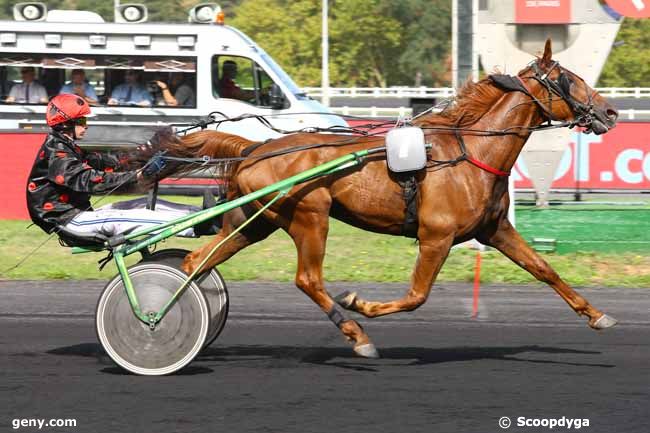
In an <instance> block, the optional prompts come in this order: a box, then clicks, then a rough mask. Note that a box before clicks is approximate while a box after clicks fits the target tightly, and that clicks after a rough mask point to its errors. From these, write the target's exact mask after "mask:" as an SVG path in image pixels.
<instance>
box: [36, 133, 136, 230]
mask: <svg viewBox="0 0 650 433" xmlns="http://www.w3.org/2000/svg"><path fill="white" fill-rule="evenodd" d="M120 165H121V164H120V160H119V159H118V158H117V157H115V156H113V155H108V154H101V153H87V152H85V151H83V150H82V149H81V148H80V147H79V146H77V145H76V144H75V143H74V141H73V140H71V139H69V138H67V137H66V136H64V135H62V134H59V133H57V132H51V133H50V134H49V135H48V136H47V138H46V139H45V142H44V143H43V145H42V146H41V149H40V150H39V152H38V155H36V160H35V161H34V165H33V166H32V171H31V173H30V174H29V179H28V180H27V208H28V209H29V215H30V216H31V218H32V221H33V222H34V223H35V224H36V225H38V226H39V227H40V228H42V229H43V230H45V231H46V232H47V233H51V232H52V231H53V230H54V229H55V227H56V226H57V225H65V224H66V223H68V222H69V221H70V220H71V219H72V218H74V217H75V215H77V214H78V213H80V212H84V211H90V210H92V207H91V205H90V196H91V194H101V193H105V192H108V191H111V190H113V189H115V188H118V187H126V186H132V185H133V184H135V183H136V174H135V172H133V171H131V172H122V173H114V172H113V170H114V169H118V168H119V167H120Z"/></svg>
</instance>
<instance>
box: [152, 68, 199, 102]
mask: <svg viewBox="0 0 650 433" xmlns="http://www.w3.org/2000/svg"><path fill="white" fill-rule="evenodd" d="M154 82H155V83H156V85H157V86H158V87H159V88H160V91H161V92H162V101H161V102H162V103H161V104H160V105H169V106H170V107H194V106H196V95H195V94H194V90H192V87H190V85H189V84H187V83H186V82H185V77H184V76H183V73H182V72H173V73H172V74H171V77H170V80H169V85H168V84H167V83H165V82H164V81H161V80H156V81H154Z"/></svg>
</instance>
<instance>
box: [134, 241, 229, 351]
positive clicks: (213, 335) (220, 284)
mask: <svg viewBox="0 0 650 433" xmlns="http://www.w3.org/2000/svg"><path fill="white" fill-rule="evenodd" d="M187 254H189V251H188V250H183V249H180V248H169V249H166V250H160V251H155V252H153V253H151V254H150V255H149V256H147V257H145V258H143V260H142V262H141V263H144V262H156V263H164V264H166V265H169V266H172V267H174V268H176V269H180V267H181V264H182V263H183V259H184V258H185V256H186V255H187ZM196 282H197V283H198V285H199V287H200V288H201V290H203V294H204V295H205V299H207V301H208V304H210V314H211V317H210V329H209V330H208V336H207V338H206V339H205V346H204V347H208V346H209V345H210V344H212V343H213V342H214V340H216V339H217V337H218V336H219V334H221V331H223V328H224V326H226V320H227V319H228V289H227V288H226V282H225V281H224V279H223V277H222V276H221V274H220V273H219V271H217V269H216V268H213V269H211V270H210V272H209V273H204V274H203V275H200V276H199V277H198V278H197V279H196Z"/></svg>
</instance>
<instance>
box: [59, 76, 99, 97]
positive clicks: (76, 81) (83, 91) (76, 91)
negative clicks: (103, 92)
mask: <svg viewBox="0 0 650 433" xmlns="http://www.w3.org/2000/svg"><path fill="white" fill-rule="evenodd" d="M61 93H71V94H73V95H77V96H81V97H82V98H84V99H85V100H86V102H87V103H89V104H91V105H92V104H97V94H96V93H95V89H94V88H93V86H91V85H90V84H89V83H88V81H86V73H85V71H84V70H83V69H73V70H72V72H71V73H70V82H69V83H68V84H65V85H63V87H61V90H60V91H59V94H61Z"/></svg>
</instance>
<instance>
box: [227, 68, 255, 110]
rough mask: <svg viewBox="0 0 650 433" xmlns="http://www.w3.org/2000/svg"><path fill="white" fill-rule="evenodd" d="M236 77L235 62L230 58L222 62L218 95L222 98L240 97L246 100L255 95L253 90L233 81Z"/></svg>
mask: <svg viewBox="0 0 650 433" xmlns="http://www.w3.org/2000/svg"><path fill="white" fill-rule="evenodd" d="M235 78H237V63H235V62H233V61H232V60H226V61H225V62H223V66H222V69H221V79H220V80H219V96H221V97H222V98H232V99H240V100H242V101H248V100H250V99H252V98H254V97H255V92H253V91H251V90H244V89H242V88H241V87H239V86H238V85H237V83H235Z"/></svg>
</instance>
